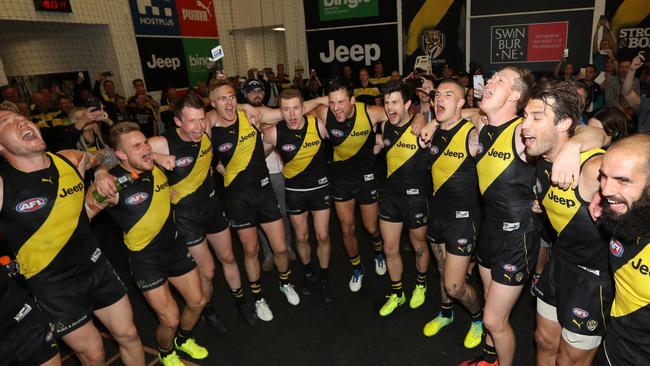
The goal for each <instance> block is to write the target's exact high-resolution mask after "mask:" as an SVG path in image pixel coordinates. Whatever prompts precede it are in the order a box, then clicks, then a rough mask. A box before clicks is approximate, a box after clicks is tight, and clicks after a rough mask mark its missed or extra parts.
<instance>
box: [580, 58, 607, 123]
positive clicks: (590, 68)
mask: <svg viewBox="0 0 650 366" xmlns="http://www.w3.org/2000/svg"><path fill="white" fill-rule="evenodd" d="M596 76H598V70H597V69H596V66H595V65H593V64H589V65H587V66H585V74H584V77H583V78H582V79H580V80H579V81H580V82H582V83H584V84H585V85H586V86H587V88H588V89H587V92H588V95H589V98H588V99H589V101H590V103H589V105H588V106H587V112H589V113H593V112H595V111H597V110H599V109H600V108H602V107H603V106H604V105H605V97H604V95H603V89H602V88H601V87H600V85H599V84H598V83H597V82H595V81H594V79H595V78H596Z"/></svg>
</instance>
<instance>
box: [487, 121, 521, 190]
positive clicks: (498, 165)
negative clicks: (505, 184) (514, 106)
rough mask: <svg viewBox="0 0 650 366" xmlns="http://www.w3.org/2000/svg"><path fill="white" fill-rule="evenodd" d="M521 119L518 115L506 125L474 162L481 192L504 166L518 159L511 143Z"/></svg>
mask: <svg viewBox="0 0 650 366" xmlns="http://www.w3.org/2000/svg"><path fill="white" fill-rule="evenodd" d="M522 121H523V118H521V117H519V118H518V119H517V120H516V121H515V122H513V123H512V124H511V125H510V126H508V127H507V128H506V129H505V130H503V132H502V133H501V134H500V135H499V136H498V137H497V140H496V141H494V143H493V144H492V146H490V150H488V151H487V152H486V153H485V155H484V156H483V157H482V158H481V160H479V161H478V163H476V172H477V173H478V185H479V188H480V189H481V193H482V194H483V193H485V191H486V190H487V189H488V188H489V187H490V185H492V183H494V181H495V180H496V179H497V177H499V175H501V173H503V172H504V171H505V170H506V168H508V166H509V165H510V164H511V163H512V162H513V161H514V160H515V159H518V158H519V157H517V156H516V155H517V151H516V149H515V148H514V145H513V137H514V133H515V129H516V128H517V126H519V124H520V123H521V122H522Z"/></svg>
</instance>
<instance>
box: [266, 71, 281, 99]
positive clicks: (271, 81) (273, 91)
mask: <svg viewBox="0 0 650 366" xmlns="http://www.w3.org/2000/svg"><path fill="white" fill-rule="evenodd" d="M266 79H267V81H268V86H269V89H268V93H266V94H268V96H267V97H266V103H265V105H266V106H267V107H270V108H276V107H277V106H278V97H279V96H280V92H281V91H282V87H281V86H279V85H278V80H277V79H276V77H275V73H274V72H273V71H272V70H271V69H269V71H267V73H266Z"/></svg>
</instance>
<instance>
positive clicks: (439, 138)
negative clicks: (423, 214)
mask: <svg viewBox="0 0 650 366" xmlns="http://www.w3.org/2000/svg"><path fill="white" fill-rule="evenodd" d="M474 128H475V127H474V124H473V123H472V122H470V121H466V120H462V121H460V122H459V123H458V124H456V126H454V127H453V128H451V129H450V130H443V129H440V128H438V129H437V130H436V132H435V133H434V135H433V138H432V140H431V148H430V162H431V180H432V181H433V200H432V207H436V209H438V210H445V211H457V210H471V209H476V208H478V207H479V197H478V183H477V182H478V178H477V175H476V159H474V157H472V155H471V154H470V150H469V134H470V132H472V130H474Z"/></svg>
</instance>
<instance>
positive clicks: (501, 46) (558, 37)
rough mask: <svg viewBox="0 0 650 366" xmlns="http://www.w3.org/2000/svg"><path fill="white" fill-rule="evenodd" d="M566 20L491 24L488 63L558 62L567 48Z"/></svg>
mask: <svg viewBox="0 0 650 366" xmlns="http://www.w3.org/2000/svg"><path fill="white" fill-rule="evenodd" d="M568 28H569V23H568V22H552V23H532V24H509V25H495V26H492V27H491V31H490V33H491V39H492V43H491V50H490V63H492V64H510V63H522V62H557V61H558V60H559V59H560V58H562V52H563V51H564V49H565V48H566V47H567V30H568Z"/></svg>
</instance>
